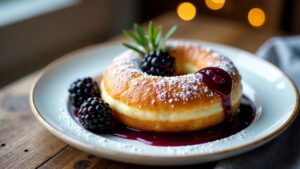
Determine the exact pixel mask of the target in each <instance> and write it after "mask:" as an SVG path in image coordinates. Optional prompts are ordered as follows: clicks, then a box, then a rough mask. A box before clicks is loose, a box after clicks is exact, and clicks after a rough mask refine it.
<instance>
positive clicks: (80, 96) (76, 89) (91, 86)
mask: <svg viewBox="0 0 300 169" xmlns="http://www.w3.org/2000/svg"><path fill="white" fill-rule="evenodd" d="M69 94H70V95H69V97H70V101H71V104H72V105H73V106H75V107H76V108H79V107H80V105H81V104H82V103H83V102H84V101H85V100H86V99H88V98H89V97H100V89H99V87H98V84H97V82H95V81H94V80H93V79H92V78H90V77H86V78H83V79H78V80H76V81H75V82H73V83H72V84H71V86H70V88H69Z"/></svg>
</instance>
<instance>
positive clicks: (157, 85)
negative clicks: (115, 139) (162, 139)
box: [100, 24, 242, 132]
mask: <svg viewBox="0 0 300 169" xmlns="http://www.w3.org/2000/svg"><path fill="white" fill-rule="evenodd" d="M135 27H136V29H137V34H138V35H140V37H141V38H140V41H139V40H138V38H139V37H138V36H135V35H133V34H130V33H129V32H126V34H127V35H129V37H131V38H132V39H133V40H134V41H135V42H136V43H137V44H138V45H140V48H137V47H133V46H131V45H128V44H125V45H126V46H127V47H129V48H131V49H133V50H131V49H129V50H127V51H124V52H123V53H121V54H120V55H119V56H117V57H116V58H115V59H114V60H113V62H112V63H111V65H109V66H108V67H107V69H106V71H105V72H104V73H103V76H102V81H101V85H100V86H101V97H102V99H103V100H104V101H106V102H107V103H108V104H109V105H110V106H111V108H112V109H113V110H114V114H113V116H114V118H115V119H116V120H118V121H120V122H121V123H123V124H125V125H127V126H130V127H133V128H138V129H141V130H146V131H158V132H178V131H193V130H199V129H203V128H207V127H210V126H214V125H216V124H219V123H221V122H222V121H223V120H224V119H225V118H227V120H229V119H230V116H233V115H234V113H235V112H236V111H237V109H238V107H239V104H240V99H241V96H242V85H241V77H240V75H239V73H238V71H237V69H236V68H235V66H234V64H233V63H232V62H231V61H230V60H229V59H227V58H226V57H224V56H221V55H220V54H219V53H217V52H215V51H212V50H207V48H204V47H201V46H199V45H196V44H193V43H191V42H181V41H170V42H169V43H166V40H167V38H168V37H169V36H168V35H170V34H171V33H172V30H175V29H174V28H171V33H167V37H163V38H160V36H158V35H155V33H156V32H158V33H157V34H160V32H159V30H158V29H159V28H158V29H156V30H155V29H154V28H153V27H152V26H151V24H150V26H149V27H150V28H149V32H148V34H147V35H146V36H145V35H144V33H141V32H142V31H141V29H139V28H138V26H135ZM139 32H140V33H139ZM142 37H144V38H145V39H144V40H143V38H142ZM216 88H219V89H220V90H231V92H230V91H225V92H222V91H221V93H220V91H219V92H218V91H217V90H216ZM220 95H224V96H220ZM225 95H226V96H225ZM227 97H228V98H227ZM224 99H225V100H224ZM224 102H225V103H224ZM227 102H228V103H227ZM229 102H230V103H231V104H230V103H229ZM226 104H229V105H226ZM231 107H232V108H231ZM226 111H227V112H226Z"/></svg>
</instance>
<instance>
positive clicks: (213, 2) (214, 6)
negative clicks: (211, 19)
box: [205, 0, 225, 10]
mask: <svg viewBox="0 0 300 169" xmlns="http://www.w3.org/2000/svg"><path fill="white" fill-rule="evenodd" d="M205 4H206V6H207V7H208V8H209V9H211V10H219V9H221V8H223V6H224V5H225V0H205Z"/></svg>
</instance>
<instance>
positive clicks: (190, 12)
mask: <svg viewBox="0 0 300 169" xmlns="http://www.w3.org/2000/svg"><path fill="white" fill-rule="evenodd" d="M196 13H197V10H196V7H195V6H194V5H193V4H192V3H189V2H183V3H181V4H179V5H178V7H177V15H178V16H179V17H180V18H181V19H182V20H185V21H190V20H192V19H194V18H195V16H196Z"/></svg>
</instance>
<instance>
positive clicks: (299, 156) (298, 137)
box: [215, 35, 300, 169]
mask: <svg viewBox="0 0 300 169" xmlns="http://www.w3.org/2000/svg"><path fill="white" fill-rule="evenodd" d="M256 54H257V55H258V56H259V57H261V58H263V59H266V60H268V61H270V62H271V63H273V64H275V65H276V66H278V67H279V68H280V69H281V70H283V71H284V72H285V73H287V74H288V75H289V76H290V77H291V78H292V79H293V80H294V82H295V83H296V85H297V88H298V90H299V89H300V35H297V36H292V37H275V38H272V39H270V40H268V41H267V42H266V43H265V44H263V45H262V46H261V47H260V48H259V49H258V51H257V52H256ZM236 168H238V169H239V168H243V169H269V168H270V169H300V116H298V117H297V118H296V120H295V121H294V123H293V124H292V125H291V126H290V127H289V128H288V129H287V130H286V131H285V132H284V133H283V134H281V135H280V136H279V137H277V138H275V139H274V140H273V141H271V142H270V143H268V144H266V145H264V146H262V147H260V148H258V149H256V150H253V151H251V152H249V153H245V154H243V155H239V156H237V157H233V158H231V159H227V160H223V161H220V162H219V163H218V164H217V165H216V167H215V169H236Z"/></svg>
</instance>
